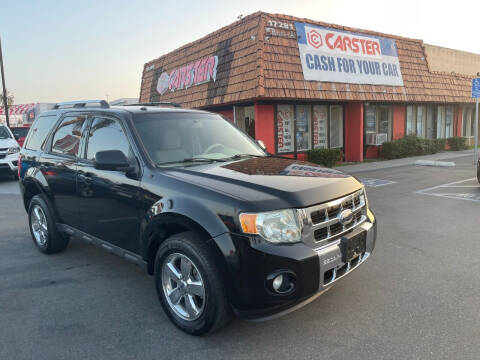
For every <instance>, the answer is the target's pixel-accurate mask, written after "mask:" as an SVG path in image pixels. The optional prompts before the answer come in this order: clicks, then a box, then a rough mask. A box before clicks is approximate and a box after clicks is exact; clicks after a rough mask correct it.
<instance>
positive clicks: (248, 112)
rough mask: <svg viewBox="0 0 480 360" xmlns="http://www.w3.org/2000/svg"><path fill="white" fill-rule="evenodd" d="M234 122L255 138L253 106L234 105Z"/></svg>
mask: <svg viewBox="0 0 480 360" xmlns="http://www.w3.org/2000/svg"><path fill="white" fill-rule="evenodd" d="M235 124H236V125H237V126H238V127H239V128H240V129H242V130H243V131H244V132H246V133H247V134H248V135H250V136H251V137H252V138H253V139H255V108H254V107H253V105H252V106H235Z"/></svg>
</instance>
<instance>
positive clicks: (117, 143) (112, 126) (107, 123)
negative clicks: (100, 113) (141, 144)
mask: <svg viewBox="0 0 480 360" xmlns="http://www.w3.org/2000/svg"><path fill="white" fill-rule="evenodd" d="M107 150H120V151H121V152H123V154H124V155H125V156H126V157H131V155H132V154H131V150H130V145H129V143H128V139H127V137H126V135H125V133H124V131H123V128H122V126H121V125H120V123H119V122H118V121H117V120H114V119H109V118H100V117H96V118H95V119H93V122H92V126H91V127H90V133H89V139H88V145H87V159H88V160H95V154H96V153H97V152H99V151H107Z"/></svg>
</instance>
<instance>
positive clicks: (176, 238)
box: [19, 101, 377, 335]
mask: <svg viewBox="0 0 480 360" xmlns="http://www.w3.org/2000/svg"><path fill="white" fill-rule="evenodd" d="M19 168H20V170H19V173H20V188H21V191H22V194H23V201H24V204H25V209H26V210H27V211H28V217H29V226H30V231H31V235H32V237H33V241H34V243H35V245H36V246H37V247H38V249H39V250H40V251H42V252H44V253H47V254H51V253H56V252H59V251H61V250H63V249H64V248H65V247H66V246H67V245H68V242H69V239H70V237H72V236H73V238H76V239H80V240H84V241H86V242H88V243H92V244H95V245H98V246H100V247H102V248H104V249H106V250H107V251H110V252H112V253H115V254H117V255H119V256H121V257H124V258H125V259H127V260H130V261H132V262H134V263H136V264H138V265H140V266H141V267H143V268H144V269H145V270H146V271H148V273H149V274H152V275H154V277H155V284H156V288H157V292H158V296H159V299H160V302H161V304H162V306H163V308H164V310H165V312H166V313H167V315H168V316H169V318H170V319H171V320H172V322H173V323H174V324H175V325H177V326H178V327H179V328H181V329H182V330H184V331H186V332H188V333H191V334H195V335H199V334H203V333H206V332H211V331H213V330H215V329H217V328H219V327H220V326H221V325H223V324H225V323H226V322H227V321H228V320H229V319H230V317H231V314H232V313H235V314H236V315H238V316H240V317H243V318H270V317H274V316H278V315H279V314H283V313H286V312H289V311H291V310H293V309H296V308H298V307H300V306H301V305H303V304H306V303H308V302H310V301H311V300H312V299H314V298H316V297H317V296H318V295H320V294H321V293H322V292H323V291H325V290H327V289H328V288H329V287H330V286H331V285H332V284H334V283H335V282H336V281H337V280H339V279H340V278H342V277H343V276H345V275H346V274H348V273H349V272H351V271H352V270H353V269H355V268H357V267H358V266H359V265H360V264H361V263H363V262H364V261H365V260H366V259H367V258H368V257H369V256H370V254H371V253H372V251H373V248H374V246H375V240H376V228H377V227H376V221H375V217H374V215H373V213H372V212H371V211H370V210H369V207H368V202H367V197H366V194H365V189H364V187H363V186H362V184H361V183H360V182H359V181H357V180H356V179H355V178H353V177H351V176H349V175H345V174H343V173H341V172H339V171H336V170H332V169H326V168H322V167H318V166H317V165H314V164H310V163H307V162H301V161H296V160H294V159H289V158H283V157H278V156H274V155H270V154H268V153H267V152H265V150H264V146H262V144H261V142H259V143H257V142H255V141H254V140H252V139H251V138H250V137H248V136H247V135H246V134H245V133H243V132H242V131H240V130H239V129H237V128H236V127H235V126H234V125H232V124H231V123H230V122H229V121H227V120H226V119H223V118H222V117H221V116H220V115H217V114H213V113H209V112H205V111H198V110H186V109H182V108H176V107H165V106H164V107H159V106H150V104H148V105H146V104H145V105H144V104H139V105H138V106H128V107H127V106H122V107H110V106H109V105H108V103H106V102H104V101H83V102H72V103H61V104H57V105H55V107H54V109H53V110H51V111H48V112H45V113H42V114H41V115H40V116H39V117H38V118H37V119H36V120H35V122H34V124H33V125H32V128H31V131H30V132H29V134H28V137H27V139H26V142H25V146H24V148H23V149H22V150H21V152H20V158H19Z"/></svg>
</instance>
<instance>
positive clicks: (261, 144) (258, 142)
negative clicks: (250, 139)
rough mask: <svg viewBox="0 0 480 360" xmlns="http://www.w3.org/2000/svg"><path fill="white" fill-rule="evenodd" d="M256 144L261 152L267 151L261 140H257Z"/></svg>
mask: <svg viewBox="0 0 480 360" xmlns="http://www.w3.org/2000/svg"><path fill="white" fill-rule="evenodd" d="M257 144H258V146H260V147H261V148H262V149H263V150H265V151H266V150H267V146H266V145H265V143H264V142H263V141H262V140H257Z"/></svg>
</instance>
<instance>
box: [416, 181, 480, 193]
mask: <svg viewBox="0 0 480 360" xmlns="http://www.w3.org/2000/svg"><path fill="white" fill-rule="evenodd" d="M471 180H476V178H470V179H467V180H460V181H454V182H451V183H448V184H442V185H437V186H432V187H429V188H426V189H422V190H418V191H415V193H417V194H423V193H425V192H427V191H432V190H435V189H440V188H442V187H449V186H450V185H454V184H461V183H464V182H467V181H471Z"/></svg>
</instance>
